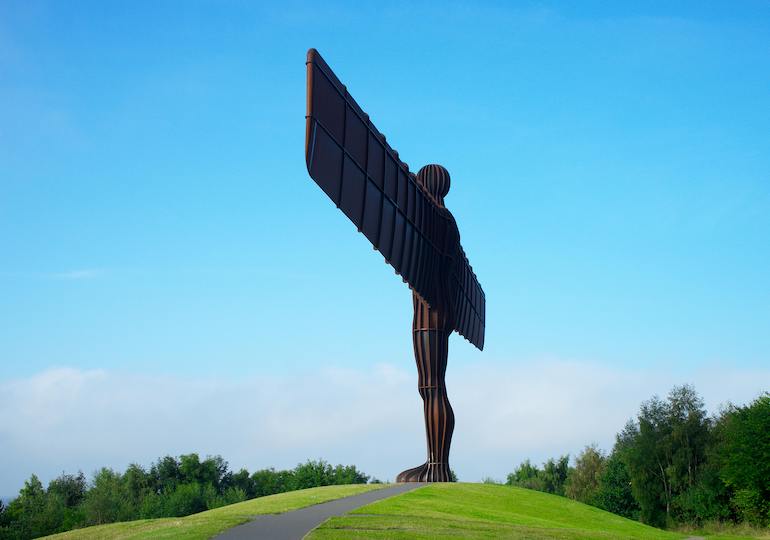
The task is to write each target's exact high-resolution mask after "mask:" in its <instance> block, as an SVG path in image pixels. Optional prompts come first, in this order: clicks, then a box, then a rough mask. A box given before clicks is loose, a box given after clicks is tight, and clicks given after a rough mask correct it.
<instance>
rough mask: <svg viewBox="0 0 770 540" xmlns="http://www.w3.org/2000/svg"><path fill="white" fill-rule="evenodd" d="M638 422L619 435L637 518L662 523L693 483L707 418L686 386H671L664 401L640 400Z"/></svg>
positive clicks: (702, 452)
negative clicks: (636, 503)
mask: <svg viewBox="0 0 770 540" xmlns="http://www.w3.org/2000/svg"><path fill="white" fill-rule="evenodd" d="M637 420H638V422H637V423H633V422H630V423H629V424H627V425H626V428H625V429H624V431H623V432H622V433H621V435H620V439H622V440H623V447H624V450H623V451H622V455H623V457H624V459H625V461H626V465H627V466H628V471H629V474H630V476H631V486H632V490H633V494H634V498H635V499H636V500H637V501H638V503H639V507H640V517H641V519H642V521H643V522H645V523H648V524H650V525H655V526H658V527H662V526H665V525H666V524H667V523H668V522H669V521H671V520H672V517H678V515H675V516H672V510H673V511H675V512H674V513H675V514H677V513H680V512H682V508H683V501H686V500H687V497H688V492H689V491H690V490H692V489H694V488H695V486H696V484H697V482H698V481H699V478H700V473H701V470H702V468H703V465H704V463H705V455H706V448H707V444H708V440H709V429H710V423H709V420H708V417H707V416H706V411H705V409H704V406H703V400H702V399H701V398H700V397H699V396H698V394H697V393H696V392H695V389H694V388H692V387H691V386H688V385H684V386H678V387H674V388H673V389H672V390H671V392H670V393H669V395H668V398H667V400H666V401H663V400H661V399H659V398H658V397H657V396H655V397H653V398H652V399H650V400H649V401H646V402H644V403H642V406H641V408H640V411H639V415H638V417H637Z"/></svg>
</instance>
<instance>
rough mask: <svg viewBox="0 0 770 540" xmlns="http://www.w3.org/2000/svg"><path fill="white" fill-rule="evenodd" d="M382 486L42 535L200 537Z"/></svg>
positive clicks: (305, 493)
mask: <svg viewBox="0 0 770 540" xmlns="http://www.w3.org/2000/svg"><path fill="white" fill-rule="evenodd" d="M386 486H387V484H354V485H348V486H325V487H319V488H312V489H302V490H299V491H290V492H288V493H280V494H278V495H270V496H269V497H259V498H257V499H251V500H250V501H244V502H240V503H236V504H231V505H229V506H223V507H221V508H215V509H214V510H208V511H206V512H201V513H199V514H193V515H191V516H186V517H181V518H160V519H139V520H136V521H125V522H122V523H111V524H109V525H97V526H95V527H86V528H84V529H76V530H74V531H68V532H65V533H60V534H54V535H52V536H46V537H45V538H49V539H54V538H55V539H57V540H59V539H62V540H65V539H66V540H96V539H99V540H103V539H104V540H108V539H116V540H117V539H120V540H129V539H130V540H145V539H147V540H149V539H152V538H162V539H169V540H172V539H173V540H204V539H206V538H211V537H212V536H214V535H216V534H219V533H221V532H222V531H224V530H226V529H229V528H230V527H235V526H236V525H240V524H241V523H245V522H247V521H249V519H250V518H251V516H255V515H258V514H280V513H282V512H288V511H290V510H297V509H298V508H304V507H306V506H310V505H313V504H319V503H322V502H326V501H331V500H334V499H340V498H342V497H348V496H350V495H358V494H359V493H364V492H365V491H371V490H373V489H380V488H383V487H386Z"/></svg>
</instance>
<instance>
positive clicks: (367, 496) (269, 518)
mask: <svg viewBox="0 0 770 540" xmlns="http://www.w3.org/2000/svg"><path fill="white" fill-rule="evenodd" d="M424 485H425V484H422V483H419V482H413V483H409V484H399V485H397V486H393V487H389V488H384V489H375V490H374V491H367V492H366V493H361V494H360V495H353V496H351V497H345V498H344V499H336V500H334V501H329V502H325V503H321V504H316V505H313V506H307V507H305V508H300V509H299V510H292V511H291V512H284V513H283V514H266V515H263V516H255V518H254V520H253V521H249V522H248V523H244V524H243V525H238V526H237V527H233V528H232V529H228V530H226V531H225V532H223V533H222V534H220V535H219V536H217V537H216V538H217V539H222V540H225V539H226V540H246V539H259V540H301V538H303V537H304V536H305V535H306V534H307V533H309V532H310V531H312V530H313V529H315V528H316V527H318V526H319V525H320V524H321V523H323V522H324V521H326V520H327V519H329V518H330V517H334V516H341V515H343V514H347V513H348V512H350V511H351V510H355V509H356V508H359V507H361V506H364V505H366V504H369V503H372V502H374V501H379V500H380V499H386V498H388V497H392V496H394V495H400V494H402V493H406V492H407V491H411V490H413V489H415V488H418V487H420V486H424Z"/></svg>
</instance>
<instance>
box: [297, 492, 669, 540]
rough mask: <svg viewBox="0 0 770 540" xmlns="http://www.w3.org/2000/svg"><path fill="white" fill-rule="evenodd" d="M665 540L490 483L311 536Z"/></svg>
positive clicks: (383, 506)
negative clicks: (626, 539)
mask: <svg viewBox="0 0 770 540" xmlns="http://www.w3.org/2000/svg"><path fill="white" fill-rule="evenodd" d="M330 538H334V539H337V538H342V539H345V538H375V539H382V538H386V539H390V538H409V539H426V540H427V539H435V538H468V539H477V538H527V539H541V538H542V539H545V538H548V539H553V538H558V539H569V540H572V539H602V538H608V539H609V538H613V539H615V538H629V539H640V540H641V539H649V540H657V539H660V540H665V539H676V538H684V535H682V534H679V533H674V532H667V531H662V530H660V529H655V528H653V527H648V526H646V525H642V524H641V523H638V522H636V521H631V520H629V519H625V518H622V517H620V516H616V515H615V514H610V513H609V512H605V511H603V510H599V509H598V508H594V507H592V506H587V505H584V504H581V503H578V502H575V501H572V500H570V499H566V498H564V497H557V496H554V495H548V494H546V493H540V492H538V491H532V490H528V489H521V488H513V487H508V486H497V485H489V484H462V483H461V484H433V485H430V486H426V487H424V488H421V489H418V490H416V491H412V492H409V493H406V494H404V495H400V496H398V497H392V498H389V499H385V500H382V501H378V502H375V503H372V504H370V505H367V506H364V507H362V508H359V509H358V510H355V511H354V512H352V513H350V514H348V515H347V516H344V517H339V518H332V519H330V520H328V521H327V522H325V523H324V524H323V525H321V526H320V527H319V528H317V529H316V530H315V531H313V533H312V534H311V535H310V536H309V539H312V540H325V539H330Z"/></svg>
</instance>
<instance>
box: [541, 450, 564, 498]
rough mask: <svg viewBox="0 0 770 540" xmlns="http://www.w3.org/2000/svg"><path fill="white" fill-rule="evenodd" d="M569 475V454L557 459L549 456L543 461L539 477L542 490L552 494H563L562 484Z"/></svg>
mask: <svg viewBox="0 0 770 540" xmlns="http://www.w3.org/2000/svg"><path fill="white" fill-rule="evenodd" d="M568 475H569V455H565V456H561V457H560V458H559V459H556V460H555V459H553V458H549V459H548V460H547V461H546V462H545V463H543V469H542V470H541V471H540V478H541V479H542V481H543V491H545V492H546V493H553V494H554V495H564V484H565V482H566V481H567V476H568Z"/></svg>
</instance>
